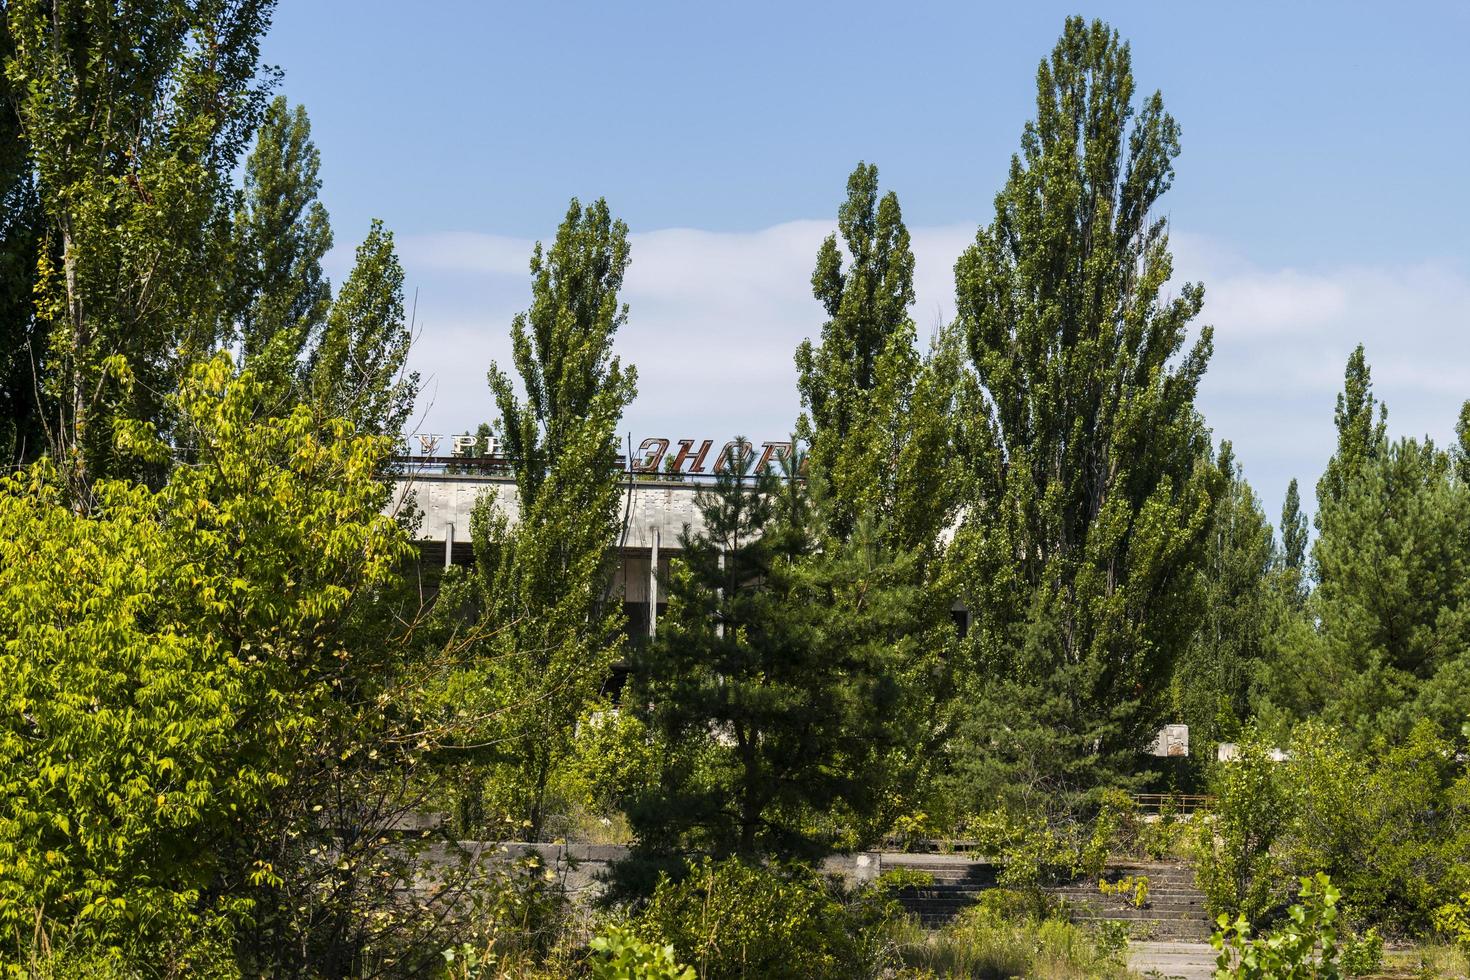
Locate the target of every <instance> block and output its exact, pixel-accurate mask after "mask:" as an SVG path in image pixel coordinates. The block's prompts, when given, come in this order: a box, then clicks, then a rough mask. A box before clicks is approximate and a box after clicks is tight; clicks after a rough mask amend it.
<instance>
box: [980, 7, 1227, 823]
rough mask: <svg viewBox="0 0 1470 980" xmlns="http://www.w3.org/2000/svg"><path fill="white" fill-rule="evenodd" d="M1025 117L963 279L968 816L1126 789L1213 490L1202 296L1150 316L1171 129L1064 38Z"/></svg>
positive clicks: (1117, 65)
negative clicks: (1005, 802)
mask: <svg viewBox="0 0 1470 980" xmlns="http://www.w3.org/2000/svg"><path fill="white" fill-rule="evenodd" d="M1036 112H1037V115H1036V118H1035V119H1034V120H1033V121H1031V122H1029V123H1027V125H1026V127H1025V130H1024V133H1023V135H1022V140H1021V153H1020V155H1018V156H1016V157H1014V158H1013V159H1012V162H1011V168H1010V176H1009V178H1008V179H1007V181H1006V184H1005V187H1004V189H1003V190H1002V191H1001V192H1000V193H999V194H998V195H997V196H996V199H995V218H994V220H993V221H992V222H991V223H990V224H989V225H987V226H984V227H982V228H980V230H979V232H978V234H977V236H976V239H975V243H974V244H973V245H972V246H971V247H970V248H968V249H967V250H966V251H965V252H964V254H963V255H961V256H960V259H959V261H958V262H957V264H956V267H955V276H956V286H955V291H956V301H957V306H958V313H959V321H960V324H961V325H962V327H963V329H964V330H965V332H966V335H967V338H968V341H969V347H970V356H971V360H972V363H973V366H974V376H973V385H972V388H971V390H970V393H969V397H968V406H967V408H966V410H965V413H964V414H965V419H964V422H965V431H966V432H967V436H966V439H967V440H968V443H969V445H970V446H971V447H972V448H971V449H970V451H969V453H968V455H970V457H971V461H972V463H973V467H972V468H973V474H972V484H971V487H970V490H969V497H968V501H967V511H966V516H965V521H964V524H963V527H962V528H961V530H960V532H959V537H958V539H957V540H956V543H955V551H956V552H957V559H958V562H959V568H960V574H961V575H962V578H963V580H964V595H965V599H966V603H967V605H968V606H969V608H970V609H971V611H972V615H973V616H974V626H973V627H972V629H971V631H970V634H969V635H970V639H971V642H972V645H973V652H974V654H975V656H976V658H977V663H978V673H977V675H976V677H975V686H976V692H975V694H976V697H975V705H976V711H975V714H974V715H973V716H972V718H971V721H970V741H969V742H968V743H967V745H968V748H967V749H966V752H968V753H969V755H970V756H971V758H970V759H968V760H967V761H966V762H965V763H964V766H965V767H968V768H969V776H968V778H967V780H966V781H967V782H969V783H970V787H971V792H972V793H973V794H974V801H975V804H976V805H984V804H985V803H986V801H988V800H992V799H994V796H995V794H996V793H999V792H1001V791H1002V789H1001V788H1002V787H1007V786H1010V787H1014V785H1015V784H1016V783H1017V782H1018V781H1020V780H1029V781H1030V783H1031V784H1032V785H1033V787H1040V788H1042V789H1044V792H1043V793H1042V794H1041V795H1042V796H1047V797H1049V798H1051V799H1056V800H1062V799H1065V798H1066V797H1067V794H1068V791H1069V790H1075V789H1081V788H1086V787H1087V786H1090V785H1096V784H1098V783H1099V782H1103V781H1110V780H1114V779H1118V778H1122V776H1123V775H1124V774H1126V773H1127V772H1128V771H1130V770H1136V769H1138V768H1140V766H1141V762H1140V760H1139V756H1138V753H1139V752H1140V751H1141V750H1142V748H1143V746H1144V744H1145V743H1146V742H1147V741H1148V739H1149V737H1150V736H1151V734H1152V732H1153V731H1154V729H1155V727H1156V725H1157V723H1158V721H1159V719H1160V711H1161V707H1162V705H1163V703H1164V701H1163V697H1164V695H1165V693H1166V692H1167V689H1168V679H1169V676H1170V673H1171V670H1172V668H1173V664H1174V661H1175V659H1176V658H1177V657H1178V655H1179V654H1180V652H1181V651H1182V650H1183V649H1184V648H1185V647H1186V646H1187V644H1188V643H1189V640H1190V635H1191V632H1192V630H1193V627H1194V620H1195V614H1196V612H1197V610H1198V603H1199V567H1200V563H1201V561H1202V558H1203V554H1204V551H1203V549H1204V545H1205V541H1206V537H1207V534H1208V531H1209V529H1210V526H1211V516H1212V496H1213V494H1214V492H1216V490H1217V489H1218V488H1219V487H1220V485H1221V483H1222V482H1223V478H1222V476H1221V474H1220V473H1219V472H1218V471H1217V470H1216V469H1215V468H1214V467H1211V466H1208V465H1203V464H1201V460H1203V459H1205V458H1207V452H1208V442H1207V436H1206V430H1205V428H1204V426H1203V424H1202V421H1201V419H1200V416H1199V414H1198V412H1197V411H1196V410H1195V406H1194V398H1195V391H1196V389H1197V386H1198V384H1199V380H1200V378H1201V376H1202V375H1203V374H1204V371H1205V366H1206V364H1207V362H1208V360H1209V356H1210V352H1211V332H1210V329H1209V328H1208V327H1205V328H1203V329H1201V331H1200V334H1199V337H1198V339H1197V340H1196V341H1195V343H1194V344H1193V346H1192V347H1189V348H1188V349H1186V347H1185V344H1186V338H1187V333H1188V327H1189V324H1190V322H1191V321H1192V320H1193V319H1194V318H1195V316H1196V315H1197V314H1198V313H1199V311H1200V309H1201V307H1202V305H1203V302H1204V290H1203V287H1202V286H1199V285H1197V284H1188V283H1186V284H1184V285H1182V286H1180V287H1179V288H1178V289H1177V291H1176V292H1175V294H1174V295H1173V297H1172V298H1168V297H1166V295H1165V293H1164V287H1165V284H1166V283H1167V282H1168V280H1169V278H1170V275H1171V273H1172V271H1173V266H1172V259H1171V257H1170V254H1169V249H1168V235H1167V228H1166V221H1165V219H1164V218H1163V217H1161V216H1159V215H1158V214H1157V213H1156V211H1155V207H1156V205H1157V203H1158V201H1159V198H1160V196H1161V195H1162V194H1163V193H1164V192H1165V191H1166V190H1167V189H1168V188H1169V186H1170V184H1171V183H1172V181H1173V176H1174V169H1173V160H1174V157H1175V156H1176V155H1177V154H1178V152H1179V127H1178V125H1177V124H1176V123H1175V122H1174V119H1173V118H1172V117H1171V116H1170V115H1169V114H1168V113H1166V112H1165V111H1164V105H1163V99H1162V97H1161V96H1160V95H1159V94H1158V93H1155V94H1153V95H1151V96H1149V97H1147V98H1145V99H1143V100H1142V102H1141V105H1135V102H1134V82H1133V74H1132V67H1131V58H1130V53H1129V48H1128V46H1127V45H1126V44H1124V43H1122V42H1121V41H1120V40H1119V38H1118V35H1117V33H1116V32H1114V31H1111V30H1110V29H1109V28H1108V27H1107V26H1106V25H1104V24H1103V23H1101V22H1100V21H1094V22H1093V23H1091V24H1088V23H1086V22H1084V21H1083V20H1082V19H1081V18H1075V17H1074V18H1071V19H1069V20H1068V21H1067V23H1066V27H1065V30H1064V32H1063V35H1062V38H1061V40H1060V41H1059V42H1058V44H1057V46H1056V49H1055V50H1054V51H1053V53H1052V56H1051V58H1050V59H1049V60H1046V61H1043V62H1042V63H1041V66H1040V68H1039V69H1038V70H1037V99H1036ZM1012 795H1013V798H1014V797H1015V795H1016V794H1012Z"/></svg>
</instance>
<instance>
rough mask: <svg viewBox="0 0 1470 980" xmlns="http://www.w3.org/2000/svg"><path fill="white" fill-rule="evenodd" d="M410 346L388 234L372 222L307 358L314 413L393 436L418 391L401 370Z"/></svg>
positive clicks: (415, 380)
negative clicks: (344, 420) (314, 406)
mask: <svg viewBox="0 0 1470 980" xmlns="http://www.w3.org/2000/svg"><path fill="white" fill-rule="evenodd" d="M288 329H291V328H288ZM412 343H413V335H412V332H411V327H410V325H409V324H408V322H407V321H406V320H405V319H404V315H403V266H402V265H401V264H400V263H399V261H398V254H397V253H396V252H395V251H394V249H393V233H392V232H391V231H386V230H384V228H383V223H382V222H381V221H378V220H374V221H373V223H372V227H371V228H370V229H369V231H368V235H367V238H365V239H363V242H362V244H361V245H359V246H358V247H357V262H356V264H355V265H354V266H353V267H352V273H351V274H350V275H349V276H348V277H347V281H346V282H344V283H343V284H342V289H341V291H340V292H339V293H338V294H337V299H336V301H335V302H333V303H332V309H331V312H330V313H329V314H328V315H327V321H326V325H325V326H324V327H323V329H322V332H321V336H320V340H319V341H318V343H317V345H316V346H315V347H314V348H312V350H311V351H310V354H309V357H308V361H307V369H306V370H307V376H308V383H309V385H310V393H311V397H312V399H313V401H314V402H315V404H316V405H317V406H318V409H319V411H320V412H321V413H323V414H324V415H325V416H327V417H330V418H340V419H346V420H347V421H349V422H351V423H352V424H353V425H354V426H355V427H356V429H357V431H358V432H360V433H364V434H372V435H386V436H394V437H396V436H397V435H398V434H399V433H400V432H402V430H403V426H404V423H405V422H407V421H408V417H409V414H410V413H411V412H412V411H413V401H414V398H415V397H416V396H417V395H418V390H419V376H418V373H417V372H410V371H408V370H407V363H408V349H409V347H410V346H411V345H412Z"/></svg>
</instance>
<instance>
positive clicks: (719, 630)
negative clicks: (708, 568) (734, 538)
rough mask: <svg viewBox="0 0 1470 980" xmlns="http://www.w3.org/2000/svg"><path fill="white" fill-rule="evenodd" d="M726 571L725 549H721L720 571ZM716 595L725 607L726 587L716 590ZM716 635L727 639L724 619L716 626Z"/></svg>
mask: <svg viewBox="0 0 1470 980" xmlns="http://www.w3.org/2000/svg"><path fill="white" fill-rule="evenodd" d="M724 570H725V549H724V548H721V549H720V571H721V572H724ZM723 577H724V576H723V575H722V576H721V578H723ZM715 595H716V596H718V597H719V604H720V605H721V606H724V604H725V587H724V586H720V587H719V588H718V589H716V590H715ZM715 635H716V636H718V637H719V638H720V639H724V638H725V621H724V620H723V619H722V620H720V621H719V622H718V623H716V624H715Z"/></svg>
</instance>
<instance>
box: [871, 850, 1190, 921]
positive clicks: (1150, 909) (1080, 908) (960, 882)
mask: <svg viewBox="0 0 1470 980" xmlns="http://www.w3.org/2000/svg"><path fill="white" fill-rule="evenodd" d="M895 868H906V869H909V870H913V871H917V872H922V873H925V874H927V875H930V876H931V877H932V878H933V879H934V882H933V884H932V885H926V886H923V887H916V888H905V889H903V890H902V891H901V892H900V894H899V899H900V901H901V902H902V903H903V905H904V908H905V909H906V910H907V911H908V912H909V913H910V914H912V915H914V916H916V917H917V918H918V919H919V920H920V921H921V922H922V923H923V924H924V925H926V926H929V927H937V926H940V925H943V924H945V923H947V922H949V921H950V920H951V919H953V918H954V917H955V916H956V915H957V914H958V913H959V912H960V910H962V909H964V908H966V907H968V906H970V905H974V904H975V902H976V901H978V900H979V896H980V893H981V892H983V891H985V890H986V889H987V888H994V887H995V884H996V873H997V872H998V871H999V869H998V868H997V867H996V866H995V865H994V864H991V863H990V862H989V861H976V860H973V859H971V858H968V857H965V856H963V855H950V854H884V855H882V857H881V868H880V869H879V870H880V871H891V870H894V869H895ZM1129 875H1132V876H1135V877H1138V876H1144V877H1147V878H1148V885H1149V894H1148V901H1147V903H1146V904H1145V905H1144V907H1143V908H1141V909H1140V908H1135V907H1134V906H1133V904H1132V903H1131V901H1129V900H1128V899H1127V898H1125V897H1123V896H1116V895H1104V894H1102V893H1101V892H1100V891H1098V887H1097V881H1096V880H1085V881H1081V880H1079V881H1074V882H1070V883H1068V884H1065V885H1059V886H1055V887H1051V888H1047V889H1046V891H1047V892H1048V893H1049V894H1051V895H1052V896H1054V897H1055V898H1057V899H1059V900H1060V901H1061V902H1063V903H1064V907H1065V908H1066V909H1067V910H1068V911H1069V913H1070V914H1071V917H1072V919H1073V920H1074V921H1076V922H1079V923H1087V924H1098V923H1102V922H1123V923H1126V924H1127V925H1128V927H1129V932H1130V933H1131V934H1132V935H1133V936H1134V937H1135V938H1137V939H1152V940H1201V939H1207V938H1208V937H1209V935H1210V932H1211V928H1212V927H1211V924H1210V920H1209V916H1208V915H1207V913H1206V912H1205V897H1204V895H1203V893H1201V892H1200V890H1199V889H1198V888H1196V887H1195V885H1194V872H1193V870H1192V869H1191V868H1190V867H1189V866H1188V865H1182V864H1168V863H1132V862H1128V863H1124V862H1120V863H1117V864H1112V865H1109V866H1108V869H1107V871H1106V872H1105V874H1104V877H1106V878H1107V879H1108V880H1109V881H1117V880H1119V879H1120V878H1124V877H1127V876H1129Z"/></svg>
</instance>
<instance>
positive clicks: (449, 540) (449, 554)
mask: <svg viewBox="0 0 1470 980" xmlns="http://www.w3.org/2000/svg"><path fill="white" fill-rule="evenodd" d="M453 564H454V525H453V524H445V525H444V567H445V568H448V567H450V566H451V565H453Z"/></svg>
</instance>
